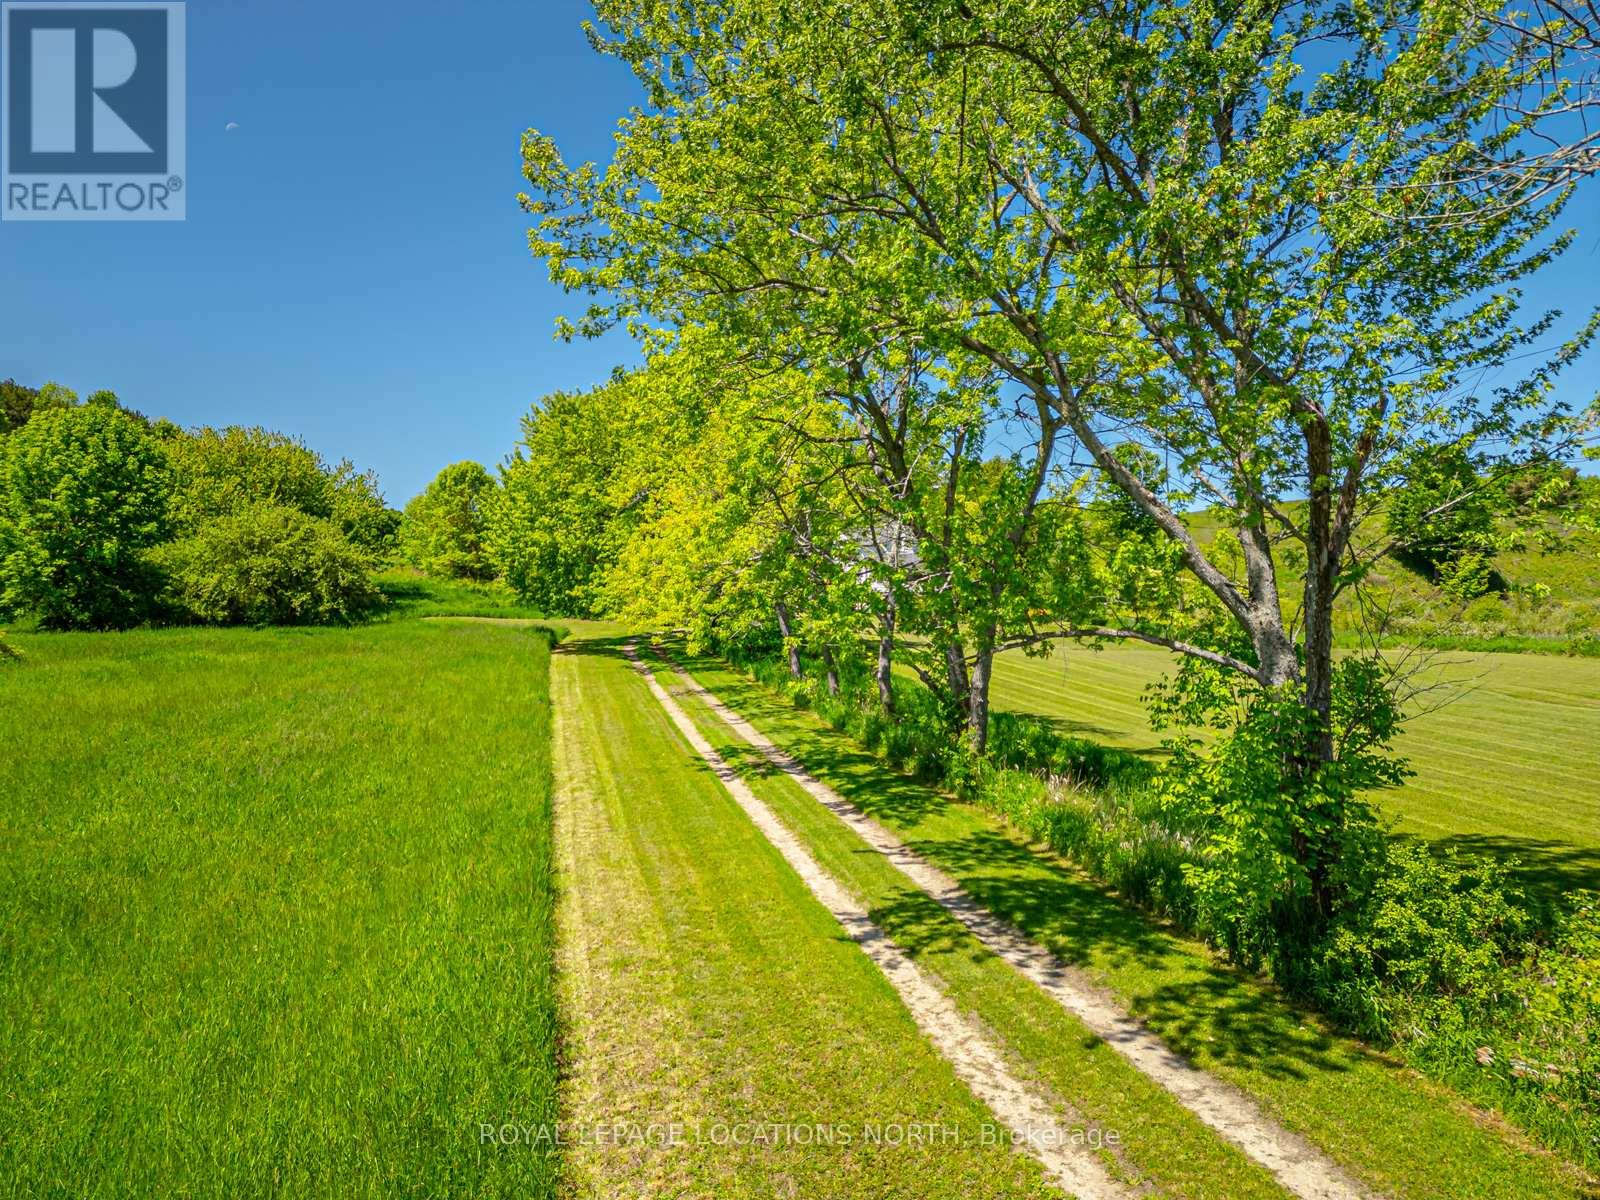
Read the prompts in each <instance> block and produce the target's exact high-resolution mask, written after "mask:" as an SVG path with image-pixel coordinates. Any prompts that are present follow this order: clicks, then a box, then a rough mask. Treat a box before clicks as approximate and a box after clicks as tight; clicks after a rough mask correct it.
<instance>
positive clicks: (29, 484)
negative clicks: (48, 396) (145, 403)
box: [0, 404, 172, 629]
mask: <svg viewBox="0 0 1600 1200" xmlns="http://www.w3.org/2000/svg"><path fill="white" fill-rule="evenodd" d="M171 480H172V476H171V471H170V469H169V466H168V463H167V458H166V455H165V454H164V453H163V450H162V446H161V444H160V442H159V441H158V440H157V439H156V437H155V436H154V435H153V434H152V433H151V432H150V431H149V429H148V428H147V426H146V425H145V424H144V422H142V421H141V420H139V419H138V418H136V417H134V416H132V415H130V414H129V413H126V412H123V411H122V410H121V409H119V408H117V407H116V406H115V405H111V404H88V405H80V406H76V407H67V408H50V409H45V410H35V411H34V412H33V414H32V418H31V419H30V420H29V421H28V423H27V424H26V425H23V426H22V427H21V428H20V429H18V430H16V431H15V432H13V433H11V434H9V435H7V436H6V437H5V438H4V439H3V440H0V611H6V612H13V613H15V612H29V611H31V612H34V613H36V614H37V615H38V617H39V623H40V625H41V626H43V627H45V628H49V629H107V628H117V627H123V626H128V625H134V624H137V623H138V622H140V621H142V620H144V619H146V618H147V617H148V616H149V615H150V612H151V608H152V604H153V602H154V599H155V596H156V594H157V591H158V590H159V576H158V575H157V574H156V573H155V572H154V571H153V570H152V569H151V566H150V564H149V562H148V560H147V558H146V551H147V550H148V549H149V548H150V547H151V546H154V545H155V544H156V543H158V542H160V541H161V540H162V539H163V538H165V537H166V536H167V532H168V528H169V521H168V496H169V492H170V489H171Z"/></svg>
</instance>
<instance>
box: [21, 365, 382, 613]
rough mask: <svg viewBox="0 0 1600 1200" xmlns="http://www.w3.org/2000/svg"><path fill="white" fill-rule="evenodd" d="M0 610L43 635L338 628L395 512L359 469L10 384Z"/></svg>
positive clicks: (104, 398) (108, 396) (264, 436)
mask: <svg viewBox="0 0 1600 1200" xmlns="http://www.w3.org/2000/svg"><path fill="white" fill-rule="evenodd" d="M0 398H3V399H4V401H5V405H4V411H5V414H6V431H5V432H3V433H0V616H4V615H7V614H10V615H13V616H20V615H24V614H29V615H32V616H34V617H36V618H37V619H38V620H39V622H40V624H41V625H42V626H44V627H46V628H57V629H69V628H88V629H104V628H120V627H126V626H129V625H135V624H139V623H142V622H148V621H158V620H165V621H201V622H209V623H219V624H240V623H247V624H266V623H299V622H311V621H330V620H350V619H352V618H353V617H355V616H357V615H359V614H361V613H363V612H366V611H368V610H369V609H371V608H372V607H374V606H375V605H376V604H377V603H378V601H379V594H378V592H377V589H376V588H375V586H374V584H373V582H372V578H371V573H372V569H373V567H374V565H375V564H376V563H377V562H378V561H379V560H380V559H381V558H382V557H383V556H384V555H385V554H386V553H387V552H388V550H389V549H390V547H391V546H392V543H393V540H394V536H395V531H396V528H397V525H398V521H399V514H397V513H393V512H391V511H390V510H388V509H387V508H386V507H385V506H384V503H383V500H382V497H381V496H380V495H379V493H378V490H377V484H376V481H375V480H374V479H373V477H372V476H371V475H369V474H363V473H361V472H359V471H357V470H356V469H355V468H354V467H353V466H351V465H350V464H349V463H347V462H346V463H338V464H329V463H327V462H325V461H324V460H323V459H322V458H321V457H319V456H318V455H317V454H315V453H314V452H312V451H311V450H309V449H307V448H306V447H305V446H304V445H303V444H302V443H300V442H298V441H296V440H294V439H292V438H289V437H285V436H284V435H282V434H276V433H271V432H268V431H266V430H262V429H243V428H229V429H223V430H217V429H209V428H202V429H197V430H192V431H185V430H182V429H179V428H178V427H177V426H175V425H173V424H172V423H171V422H167V421H159V422H152V421H150V420H148V419H147V418H145V417H143V416H142V415H140V414H138V413H135V412H130V411H128V410H127V409H125V408H123V407H122V406H121V405H120V404H119V403H118V401H117V397H116V396H115V395H114V394H113V393H111V392H96V393H95V394H94V395H92V396H90V397H89V398H88V400H87V401H84V402H81V403H80V402H79V400H78V398H77V396H76V395H74V394H73V393H72V392H71V391H69V390H67V389H65V388H61V387H59V386H57V385H54V384H47V385H46V386H45V387H43V388H41V389H38V390H37V391H33V390H32V389H28V388H23V387H21V386H19V385H16V384H14V383H12V382H11V381H7V382H6V383H5V384H3V385H0Z"/></svg>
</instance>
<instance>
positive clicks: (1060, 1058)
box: [658, 670, 1283, 1200]
mask: <svg viewBox="0 0 1600 1200" xmlns="http://www.w3.org/2000/svg"><path fill="white" fill-rule="evenodd" d="M658 674H659V676H660V678H661V680H662V683H663V685H665V686H667V687H668V688H669V689H671V688H673V686H674V684H675V682H676V680H675V677H674V676H672V674H671V673H670V671H666V670H659V671H658ZM677 699H678V702H679V703H680V704H681V705H683V706H684V707H685V709H686V711H688V712H689V713H690V715H691V716H692V717H693V719H694V721H695V723H696V725H697V726H698V727H699V728H700V729H701V731H702V732H703V733H704V734H705V735H706V738H707V740H708V741H710V742H711V743H712V744H713V745H714V746H715V747H716V749H717V751H718V753H720V754H721V755H722V756H723V757H724V759H725V760H726V761H728V762H729V763H731V764H733V765H735V767H736V768H737V769H738V770H739V771H740V772H741V774H743V775H744V776H745V778H746V779H747V781H748V782H749V783H750V785H751V787H752V789H753V790H754V791H755V792H756V793H757V795H759V796H760V797H761V799H762V800H764V801H765V802H766V803H767V804H768V805H769V806H770V807H771V808H772V809H773V811H774V812H776V813H777V815H778V816H779V818H780V819H781V820H782V821H783V823H784V824H785V825H786V826H787V827H788V828H789V829H791V830H793V831H794V832H795V833H796V834H797V835H798V836H799V837H800V838H801V840H802V841H804V842H805V844H806V846H807V848H808V849H809V850H810V851H811V853H812V855H813V856H814V857H815V858H816V859H817V860H818V862H819V863H821V864H822V866H823V867H824V868H825V869H826V870H827V871H828V872H829V873H830V874H832V875H833V876H834V878H836V879H838V880H839V881H840V882H842V883H843V884H844V885H845V886H846V887H848V888H849V889H850V890H851V891H852V892H854V893H855V895H856V896H857V897H859V898H860V899H861V900H862V901H863V902H865V903H866V905H867V906H868V908H869V909H870V911H871V915H872V918H873V920H874V921H876V922H877V923H878V924H879V926H880V927H881V928H883V929H884V930H885V931H886V932H887V933H888V934H889V935H890V937H891V938H893V940H894V942H895V944H896V945H897V946H899V947H900V948H901V949H902V950H904V951H905V952H906V953H907V954H908V955H910V956H911V957H912V958H913V959H915V960H916V962H917V963H918V964H919V965H920V966H922V967H923V968H924V969H926V970H928V971H930V972H932V973H933V974H934V975H935V976H936V977H937V978H938V979H939V980H940V981H941V984H942V987H943V989H944V990H945V992H946V994H948V995H949V996H950V998H951V999H952V1000H953V1001H954V1002H955V1003H956V1004H957V1005H958V1006H959V1007H960V1008H961V1009H963V1010H964V1011H967V1012H970V1013H973V1014H975V1015H976V1016H977V1018H978V1020H979V1021H980V1022H982V1024H983V1026H984V1027H985V1028H986V1029H988V1030H989V1031H990V1032H991V1033H992V1034H997V1035H998V1036H999V1039H1000V1040H1001V1041H1002V1043H1003V1045H1004V1046H1005V1048H1006V1049H1007V1050H1008V1052H1009V1057H1010V1058H1011V1059H1012V1062H1013V1066H1014V1067H1015V1069H1016V1070H1017V1073H1018V1075H1019V1076H1020V1077H1021V1078H1024V1079H1030V1080H1033V1081H1035V1082H1036V1083H1037V1084H1039V1085H1042V1086H1043V1088H1045V1089H1046V1091H1047V1093H1048V1094H1052V1095H1055V1096H1058V1097H1061V1098H1062V1099H1064V1100H1066V1101H1067V1102H1068V1103H1070V1104H1071V1106H1072V1108H1073V1109H1074V1110H1075V1111H1076V1112H1077V1113H1078V1114H1079V1115H1080V1117H1081V1119H1082V1120H1081V1123H1082V1124H1083V1125H1084V1127H1085V1128H1088V1129H1094V1130H1099V1131H1101V1133H1102V1135H1103V1134H1104V1133H1105V1132H1107V1131H1115V1132H1116V1133H1117V1134H1118V1142H1119V1143H1120V1145H1119V1147H1118V1152H1117V1159H1116V1162H1115V1167H1116V1168H1118V1169H1119V1173H1120V1174H1121V1175H1122V1177H1123V1178H1124V1180H1125V1181H1126V1182H1128V1183H1129V1184H1130V1185H1131V1186H1134V1187H1136V1188H1139V1189H1155V1191H1156V1194H1160V1195H1181V1196H1190V1197H1217V1198H1219V1200H1221V1198H1227V1200H1233V1198H1238V1200H1246V1198H1249V1197H1260V1198H1262V1200H1265V1198H1266V1197H1279V1196H1282V1195H1283V1193H1282V1191H1281V1190H1280V1188H1279V1187H1278V1185H1277V1184H1276V1182H1275V1181H1274V1180H1273V1179H1272V1177H1271V1175H1270V1174H1269V1173H1268V1172H1267V1171H1266V1170H1265V1169H1264V1168H1262V1167H1260V1166H1258V1165H1256V1164H1255V1163H1253V1162H1251V1161H1250V1160H1249V1159H1248V1158H1246V1157H1245V1156H1244V1155H1243V1154H1242V1153H1241V1152H1240V1151H1238V1150H1236V1149H1235V1148H1234V1147H1232V1146H1231V1145H1229V1144H1228V1143H1227V1142H1225V1141H1223V1140H1222V1139H1220V1138H1219V1137H1218V1136H1217V1135H1216V1134H1214V1133H1212V1132H1211V1130H1209V1129H1207V1128H1206V1127H1205V1126H1204V1125H1203V1124H1202V1123H1201V1122H1200V1120H1199V1119H1198V1118H1197V1117H1195V1116H1194V1115H1193V1114H1191V1113H1189V1112H1188V1111H1187V1110H1186V1109H1184V1108H1183V1107H1182V1106H1181V1105H1179V1104H1178V1103H1177V1101H1176V1100H1175V1099H1174V1098H1173V1097H1172V1096H1171V1095H1170V1094H1169V1093H1167V1092H1166V1091H1165V1090H1164V1089H1162V1088H1161V1087H1160V1086H1159V1085H1157V1084H1155V1083H1153V1082H1152V1081H1150V1080H1149V1079H1147V1078H1146V1077H1145V1076H1144V1075H1143V1074H1141V1073H1140V1072H1139V1071H1138V1070H1137V1069H1136V1068H1134V1067H1133V1066H1132V1065H1131V1064H1129V1063H1128V1062H1127V1061H1126V1060H1125V1059H1124V1058H1123V1057H1122V1056H1121V1055H1119V1054H1118V1053H1117V1052H1116V1051H1115V1050H1113V1049H1112V1048H1111V1047H1110V1046H1108V1045H1106V1043H1105V1042H1103V1041H1102V1040H1100V1039H1099V1038H1098V1037H1097V1036H1095V1035H1094V1034H1092V1033H1091V1032H1090V1031H1089V1030H1088V1029H1087V1028H1086V1027H1085V1026H1084V1025H1083V1023H1082V1022H1081V1021H1079V1020H1077V1019H1076V1018H1074V1017H1072V1016H1070V1015H1069V1014H1068V1013H1067V1012H1066V1011H1065V1010H1063V1009H1062V1007H1061V1006H1060V1005H1059V1004H1057V1003H1056V1002H1055V1001H1054V1000H1052V999H1051V998H1050V997H1049V996H1048V995H1047V994H1046V993H1045V992H1043V991H1042V990H1040V989H1039V988H1038V987H1036V986H1035V985H1034V984H1033V983H1031V982H1030V981H1029V980H1028V979H1026V978H1025V977H1024V976H1022V975H1021V974H1019V973H1018V972H1017V971H1015V970H1014V969H1013V968H1012V967H1011V966H1009V965H1008V964H1007V963H1005V962H1004V961H1002V960H1001V959H1000V958H999V957H997V956H996V955H995V954H994V953H993V952H992V951H990V950H989V949H988V948H987V947H986V946H984V945H983V944H982V943H981V942H980V941H979V940H978V939H977V938H976V937H975V936H974V935H973V934H972V933H971V932H970V931H969V930H968V929H967V928H966V926H964V925H962V924H961V923H960V922H959V921H957V920H956V919H955V918H954V917H953V916H951V915H950V914H949V913H947V912H946V911H945V910H944V909H943V908H941V907H940V906H939V905H938V904H937V903H936V902H935V901H934V900H933V899H932V897H930V896H929V895H928V894H927V893H925V892H923V891H922V890H921V889H919V888H917V887H916V886H915V885H914V884H912V883H911V882H910V881H909V880H907V879H906V877H905V876H904V875H902V874H901V873H900V872H899V871H898V870H896V869H895V868H894V867H893V866H892V865H891V864H890V863H889V862H888V860H886V859H885V858H884V857H883V856H882V855H881V854H879V853H877V852H876V851H875V850H873V849H872V848H871V847H870V846H868V845H867V844H866V843H865V842H863V841H862V840H861V839H860V837H859V836H857V834H856V833H855V832H854V831H853V830H851V829H850V828H849V827H848V826H846V825H845V824H844V823H843V822H841V821H839V820H838V819H837V818H835V817H834V816H833V814H832V813H830V812H828V810H827V809H825V808H824V807H823V806H822V805H820V804H818V803H817V802H816V801H815V800H814V799H812V798H811V797H810V796H809V795H807V794H806V793H805V791H804V790H802V789H801V788H800V787H799V786H798V785H797V784H796V783H795V782H794V781H793V780H791V779H789V778H788V777H787V776H786V775H784V774H783V773H782V772H779V771H778V770H777V769H776V768H774V767H773V766H772V765H771V764H770V763H769V762H768V761H767V759H766V758H765V757H764V756H763V755H761V754H760V752H759V751H757V750H755V749H753V748H752V747H750V746H749V745H748V744H746V743H745V742H744V741H743V740H741V739H739V738H738V737H736V736H735V735H734V734H733V733H732V732H731V731H730V730H729V729H728V727H727V726H726V725H724V724H723V723H722V722H721V721H720V720H718V719H717V717H716V716H715V715H714V714H712V713H711V712H710V710H709V709H707V708H706V707H705V704H704V703H703V702H702V701H701V700H700V699H699V698H698V697H696V696H694V695H692V694H688V693H682V692H680V693H679V694H678V696H677Z"/></svg>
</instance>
